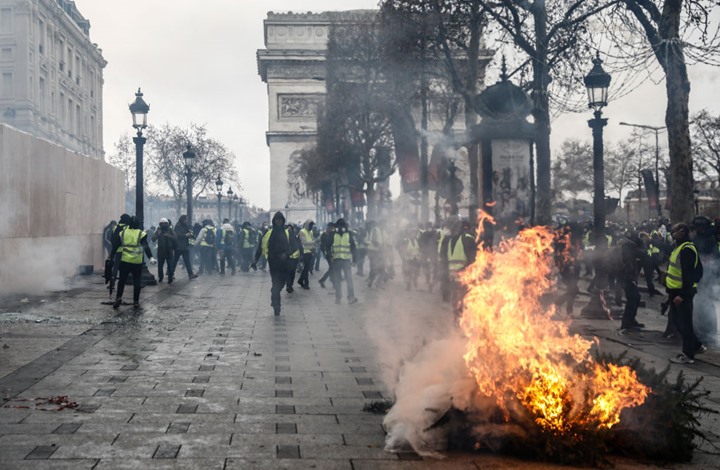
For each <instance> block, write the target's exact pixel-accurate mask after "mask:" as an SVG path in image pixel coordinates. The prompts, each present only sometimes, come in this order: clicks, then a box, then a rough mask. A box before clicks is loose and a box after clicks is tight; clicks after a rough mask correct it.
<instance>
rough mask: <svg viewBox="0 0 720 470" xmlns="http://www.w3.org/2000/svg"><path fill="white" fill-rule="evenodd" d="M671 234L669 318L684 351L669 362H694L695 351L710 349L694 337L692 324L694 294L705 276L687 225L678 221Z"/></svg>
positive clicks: (668, 274)
mask: <svg viewBox="0 0 720 470" xmlns="http://www.w3.org/2000/svg"><path fill="white" fill-rule="evenodd" d="M671 234H672V237H673V240H675V249H674V250H673V251H672V253H671V254H670V264H669V265H668V270H667V275H666V276H665V286H666V287H667V293H668V300H669V301H670V313H669V320H672V321H673V322H674V324H675V327H676V328H677V330H678V331H679V332H680V335H681V336H682V343H683V345H682V353H680V354H678V355H677V356H675V357H673V358H670V361H671V362H675V363H677V364H692V363H694V362H695V354H698V353H703V352H705V351H707V348H706V347H705V346H704V345H703V344H702V343H701V342H700V341H699V340H698V339H697V337H696V336H695V329H694V327H693V297H694V296H695V294H696V293H697V283H698V281H699V280H700V277H702V262H701V261H700V256H699V255H698V251H697V248H696V247H695V244H694V243H693V242H692V241H690V228H689V227H688V225H687V224H675V225H674V226H673V228H672V230H671Z"/></svg>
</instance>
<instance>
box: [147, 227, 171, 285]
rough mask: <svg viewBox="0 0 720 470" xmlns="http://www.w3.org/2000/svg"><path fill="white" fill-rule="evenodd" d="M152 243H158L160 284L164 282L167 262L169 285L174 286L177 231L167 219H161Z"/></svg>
mask: <svg viewBox="0 0 720 470" xmlns="http://www.w3.org/2000/svg"><path fill="white" fill-rule="evenodd" d="M152 241H153V242H157V260H158V282H162V281H163V274H164V270H165V269H164V268H165V262H167V275H168V284H172V282H173V280H174V278H173V276H174V274H175V264H173V260H174V259H175V231H174V230H173V228H172V227H171V226H170V221H169V220H168V219H166V218H164V217H163V218H162V219H160V223H159V224H158V228H157V230H155V232H154V233H153V235H152Z"/></svg>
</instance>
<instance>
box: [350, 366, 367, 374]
mask: <svg viewBox="0 0 720 470" xmlns="http://www.w3.org/2000/svg"><path fill="white" fill-rule="evenodd" d="M350 371H352V372H355V373H359V372H363V373H364V372H367V369H366V368H365V367H359V366H351V367H350Z"/></svg>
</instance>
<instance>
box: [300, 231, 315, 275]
mask: <svg viewBox="0 0 720 470" xmlns="http://www.w3.org/2000/svg"><path fill="white" fill-rule="evenodd" d="M314 227H315V222H313V221H312V220H309V219H308V220H306V221H305V223H304V224H303V228H302V230H300V233H299V235H298V238H299V239H300V244H302V248H303V257H302V260H303V269H302V273H300V279H299V280H298V284H300V287H302V288H303V289H310V280H309V279H308V277H309V276H310V270H311V269H312V267H313V262H314V259H315V245H316V243H315V235H314V234H313V228H314Z"/></svg>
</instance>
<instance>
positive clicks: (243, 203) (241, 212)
mask: <svg viewBox="0 0 720 470" xmlns="http://www.w3.org/2000/svg"><path fill="white" fill-rule="evenodd" d="M236 197H237V196H236ZM244 206H245V199H243V198H240V199H239V200H238V207H239V208H240V217H239V218H238V221H240V223H243V207H244Z"/></svg>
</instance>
